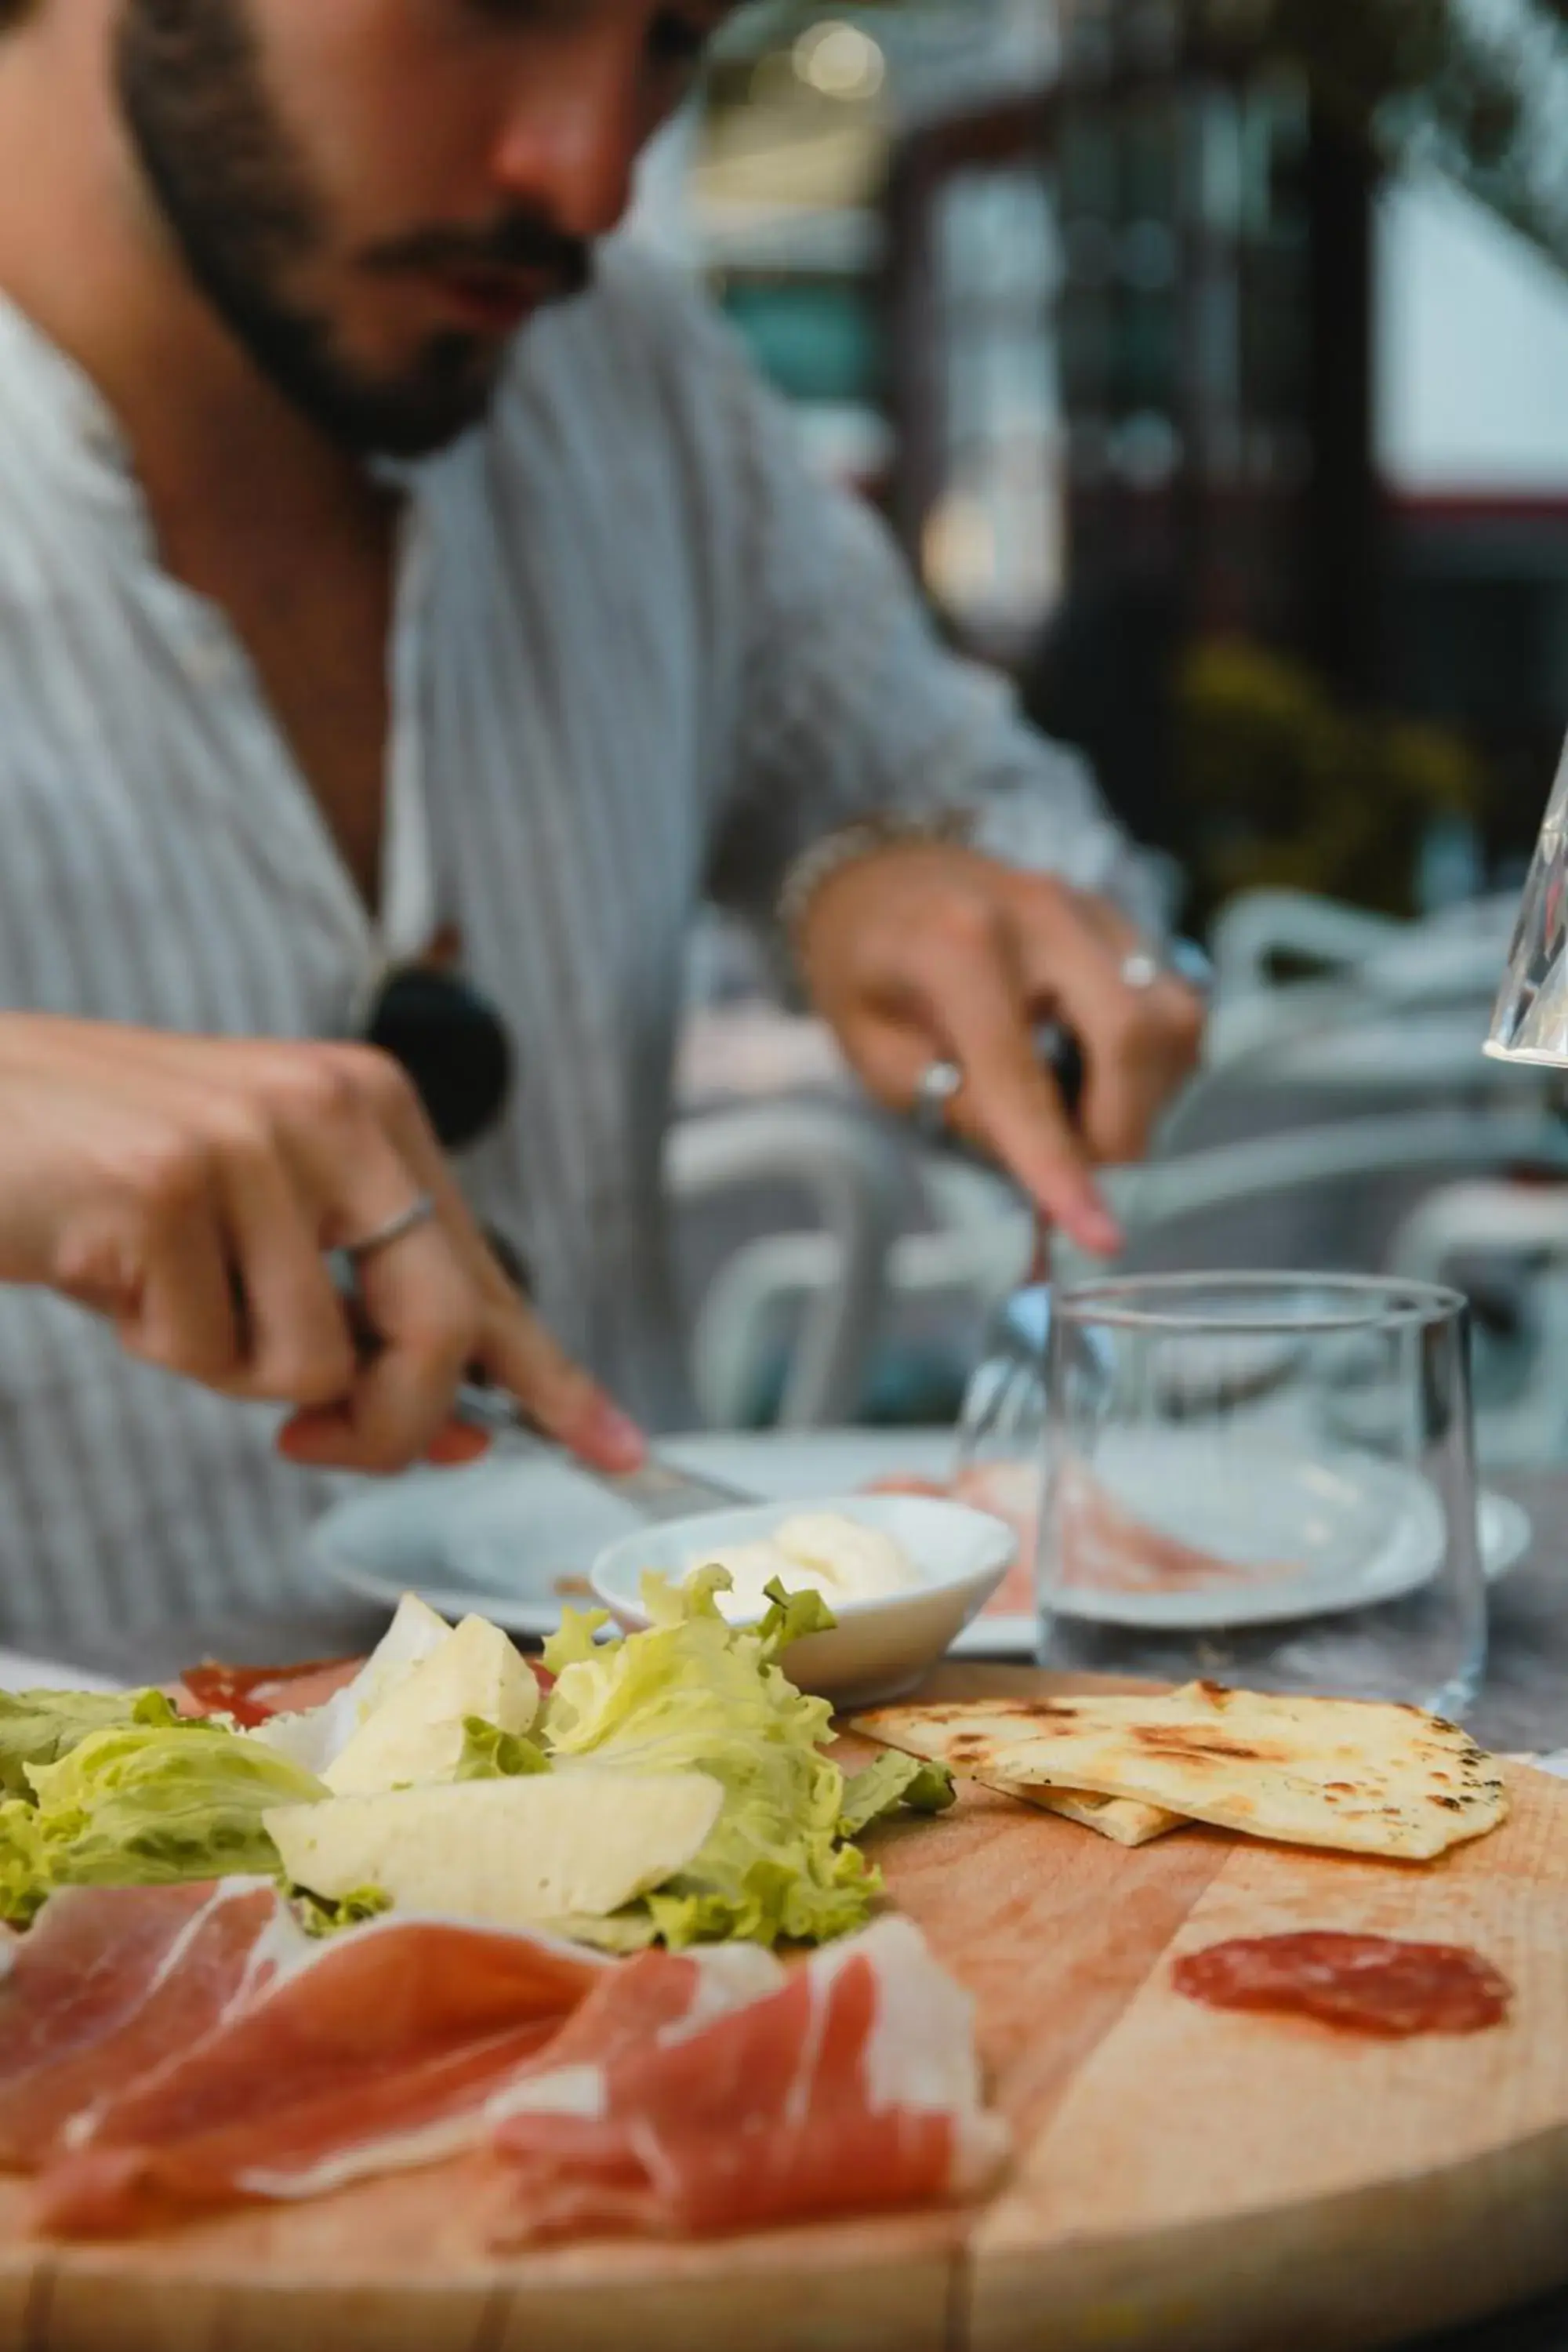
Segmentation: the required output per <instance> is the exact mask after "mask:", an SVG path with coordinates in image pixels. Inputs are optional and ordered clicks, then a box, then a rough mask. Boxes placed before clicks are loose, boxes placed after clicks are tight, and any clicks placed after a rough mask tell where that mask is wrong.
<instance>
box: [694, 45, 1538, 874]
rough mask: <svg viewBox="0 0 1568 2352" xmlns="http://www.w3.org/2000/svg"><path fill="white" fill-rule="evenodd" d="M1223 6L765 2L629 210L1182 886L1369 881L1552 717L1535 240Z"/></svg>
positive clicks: (1456, 831)
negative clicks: (718, 305) (1395, 158)
mask: <svg viewBox="0 0 1568 2352" xmlns="http://www.w3.org/2000/svg"><path fill="white" fill-rule="evenodd" d="M1267 15H1268V10H1267V8H1263V9H1257V8H1254V9H1247V8H1239V7H1237V6H1235V5H1226V6H1223V7H1222V6H1219V5H1178V0H1062V5H1060V6H1059V7H1058V6H1057V5H1051V0H901V5H900V0H888V5H879V6H868V7H861V8H855V9H852V8H844V9H837V8H836V9H832V10H821V9H815V8H806V7H801V6H786V5H782V0H780V5H773V6H771V7H764V8H762V9H758V10H754V11H749V12H745V14H743V16H742V18H741V19H740V20H739V23H738V28H737V32H736V35H735V37H734V38H733V39H732V41H731V43H730V44H729V45H728V47H727V49H726V51H725V53H724V54H723V55H722V56H721V58H720V60H719V62H718V64H717V67H716V68H715V71H714V74H713V77H712V81H711V84H710V89H709V91H708V93H707V96H706V100H705V102H704V105H703V108H702V110H701V112H700V116H699V117H697V118H696V119H694V120H693V121H691V122H690V123H689V125H687V126H685V128H684V130H683V132H682V134H681V137H680V142H679V151H680V152H679V157H678V159H677V160H676V162H675V163H674V164H673V166H671V165H670V164H668V163H667V165H666V166H665V168H666V171H667V174H668V178H667V193H668V198H669V201H668V202H667V204H666V205H665V206H664V211H665V214H666V217H667V219H673V218H675V217H677V216H679V221H680V236H681V241H682V243H683V245H684V248H685V249H686V250H687V252H688V253H689V257H691V259H692V260H693V262H694V263H695V265H696V266H698V267H700V268H702V269H704V270H705V271H706V272H707V273H708V274H709V276H710V278H711V280H712V282H713V284H714V286H715V288H716V289H717V291H718V293H719V296H720V299H721V300H722V301H723V303H724V304H725V307H726V308H727V309H728V310H729V312H730V314H731V318H732V319H733V320H734V322H735V324H736V325H737V327H738V328H739V329H740V331H742V333H743V334H744V335H745V336H746V337H747V339H748V340H749V341H750V342H751V344H752V349H753V351H754V352H755V354H756V356H757V358H758V360H759V362H761V364H762V365H763V368H764V369H765V371H766V372H767V373H769V374H770V375H771V376H772V377H773V380H774V381H775V383H777V384H778V385H779V386H780V387H781V389H783V390H784V392H785V393H786V394H788V395H789V396H790V397H791V398H792V399H793V400H794V401H795V404H796V405H797V408H798V412H799V414H800V416H801V420H802V429H803V433H804V434H805V436H806V442H807V446H808V448H809V450H810V451H811V453H812V454H813V456H814V457H815V458H816V461H817V462H819V463H820V464H822V465H823V466H825V467H828V468H830V469H831V470H833V471H835V472H837V473H838V474H840V475H842V476H844V477H846V478H849V479H851V480H853V481H855V482H856V483H857V484H858V485H859V486H860V487H861V488H863V489H864V490H865V491H866V492H867V494H868V495H870V496H872V497H875V498H877V499H879V500H880V501H881V502H882V503H883V504H884V505H885V506H886V508H887V509H888V511H889V515H890V517H891V519H892V520H893V522H894V524H895V527H896V528H897V530H899V533H900V537H901V539H902V541H903V542H904V545H905V547H906V549H907V551H908V552H909V555H910V561H911V563H912V564H913V565H914V567H915V568H916V570H917V572H918V573H919V575H920V577H921V581H922V583H923V584H924V586H925V589H926V591H927V593H928V595H929V596H930V599H931V604H932V607H933V610H934V612H935V613H936V614H937V616H938V618H939V620H940V622H941V624H942V626H943V627H944V628H945V629H946V630H947V632H948V633H949V634H950V635H952V638H953V639H954V640H955V641H956V642H957V643H958V644H959V645H961V646H963V647H964V648H966V649H967V650H969V651H971V652H973V653H974V654H975V655H977V656H980V657H982V658H984V659H987V660H992V661H996V662H1000V663H1002V664H1005V665H1006V666H1007V667H1011V668H1012V669H1013V670H1014V671H1015V673H1016V675H1017V676H1018V677H1019V678H1020V680H1021V681H1022V683H1023V685H1024V688H1025V691H1026V698H1027V699H1028V701H1029V703H1030V706H1031V708H1032V709H1034V711H1035V713H1036V715H1037V717H1038V718H1039V719H1041V721H1042V722H1043V723H1045V724H1047V725H1048V726H1050V727H1052V728H1053V729H1054V730H1056V731H1058V732H1061V733H1064V734H1066V735H1068V737H1070V738H1073V739H1075V740H1079V741H1082V742H1084V743H1085V744H1086V746H1087V748H1088V749H1089V751H1091V753H1092V754H1093V756H1094V757H1095V759H1096V761H1097V763H1098V764H1099V766H1100V771H1101V773H1102V776H1103V777H1104V780H1105V782H1106V783H1107V786H1108V788H1109V789H1110V791H1111V793H1112V794H1113V796H1114V797H1115V798H1116V799H1117V800H1118V801H1119V802H1120V803H1121V804H1122V806H1123V807H1124V809H1125V810H1126V813H1127V814H1128V816H1129V818H1130V819H1131V821H1132V822H1133V823H1134V824H1136V825H1137V826H1138V827H1139V829H1140V830H1142V832H1143V833H1144V834H1145V835H1148V836H1149V837H1151V838H1152V839H1154V840H1156V841H1159V842H1161V843H1162V844H1163V845H1165V846H1167V847H1169V848H1170V849H1172V850H1173V852H1175V853H1176V854H1177V855H1178V856H1181V857H1182V858H1183V859H1184V861H1185V862H1186V863H1187V864H1188V866H1189V867H1190V868H1191V869H1192V870H1193V872H1194V877H1195V880H1196V886H1197V898H1198V901H1199V903H1200V905H1207V904H1212V903H1213V902H1215V900H1216V899H1217V898H1220V897H1223V896H1224V895H1225V894H1226V892H1227V891H1228V890H1230V889H1233V888H1235V887H1240V886H1242V885H1244V884H1245V883H1247V881H1285V882H1296V883H1300V884H1301V885H1303V886H1305V887H1316V888H1322V889H1328V890H1333V891H1338V892H1340V893H1342V894H1343V895H1347V896H1352V897H1358V898H1363V899H1366V900H1368V901H1369V902H1371V903H1374V904H1383V905H1386V906H1390V907H1394V908H1399V907H1402V906H1405V905H1407V904H1409V903H1410V902H1411V901H1412V899H1418V898H1422V897H1424V896H1425V897H1430V896H1431V895H1432V894H1433V893H1434V892H1437V893H1439V894H1441V893H1444V892H1446V893H1447V894H1449V895H1452V894H1453V893H1454V892H1455V891H1456V890H1458V889H1459V888H1462V887H1466V886H1467V884H1473V883H1475V882H1479V880H1481V879H1484V878H1485V877H1486V875H1487V873H1488V872H1489V871H1490V870H1493V869H1495V868H1497V867H1498V866H1500V865H1503V866H1506V864H1507V862H1508V861H1509V860H1510V858H1517V856H1519V855H1520V854H1521V853H1522V851H1523V849H1524V848H1525V847H1526V846H1527V845H1528V839H1529V835H1530V833H1531V828H1532V826H1533V824H1534V821H1535V818H1536V816H1537V814H1538V813H1539V804H1540V800H1541V796H1542V792H1543V790H1544V784H1545V780H1546V777H1547V775H1548V774H1549V772H1550V767H1551V764H1552V753H1553V751H1554V745H1555V739H1556V738H1557V737H1558V736H1560V734H1561V732H1562V730H1563V723H1564V719H1568V400H1564V398H1563V391H1564V389H1565V388H1568V385H1565V379H1568V281H1565V279H1564V278H1563V274H1562V272H1561V271H1560V270H1559V269H1557V268H1555V267H1554V266H1553V265H1552V262H1551V261H1550V260H1549V259H1548V258H1547V257H1546V256H1545V254H1544V253H1543V252H1542V251H1541V250H1540V249H1539V248H1538V247H1534V246H1531V245H1530V244H1527V243H1526V241H1525V240H1524V238H1523V237H1522V236H1521V234H1520V232H1519V231H1518V230H1517V229H1516V228H1515V227H1512V226H1509V225H1507V224H1506V223H1504V222H1503V221H1501V220H1500V219H1499V218H1497V217H1496V216H1495V215H1494V214H1493V213H1492V212H1491V211H1489V210H1488V209H1487V208H1486V206H1485V205H1483V204H1482V203H1480V202H1479V199H1478V198H1477V197H1476V196H1475V195H1473V194H1464V193H1461V192H1460V191H1459V190H1458V189H1457V188H1456V187H1454V186H1453V185H1452V184H1449V183H1447V182H1446V181H1444V180H1443V179H1441V178H1439V177H1437V176H1436V175H1435V174H1433V173H1429V172H1428V173H1415V174H1412V175H1405V176H1399V177H1394V178H1391V177H1390V175H1389V174H1388V173H1387V171H1386V168H1385V159H1384V157H1383V156H1381V155H1380V154H1378V153H1377V152H1374V149H1373V144H1372V142H1370V140H1369V139H1368V137H1367V135H1366V131H1365V125H1364V123H1363V122H1360V121H1352V120H1348V119H1347V117H1346V115H1345V113H1344V112H1343V110H1342V109H1341V108H1340V107H1339V106H1338V105H1337V104H1336V102H1335V94H1334V91H1333V88H1332V84H1331V83H1330V86H1329V88H1328V89H1327V90H1325V89H1324V88H1323V87H1321V86H1320V84H1319V82H1318V81H1317V80H1316V79H1314V78H1313V77H1312V76H1311V75H1310V74H1309V72H1308V71H1306V70H1304V69H1303V67H1302V64H1301V61H1300V58H1299V57H1298V56H1296V55H1295V54H1293V53H1291V52H1289V50H1288V49H1286V48H1284V47H1281V45H1280V44H1279V42H1278V41H1277V40H1275V39H1273V38H1270V37H1267V36H1266V35H1265V34H1263V33H1249V32H1248V29H1247V27H1248V26H1249V25H1254V26H1256V25H1261V24H1262V23H1263V21H1264V18H1265V16H1267ZM1445 844H1447V848H1448V850H1449V851H1450V852H1451V853H1453V854H1450V855H1448V856H1447V859H1446V862H1445V858H1444V856H1442V855H1436V856H1435V855H1434V850H1435V847H1436V850H1438V851H1441V850H1442V848H1443V845H1445Z"/></svg>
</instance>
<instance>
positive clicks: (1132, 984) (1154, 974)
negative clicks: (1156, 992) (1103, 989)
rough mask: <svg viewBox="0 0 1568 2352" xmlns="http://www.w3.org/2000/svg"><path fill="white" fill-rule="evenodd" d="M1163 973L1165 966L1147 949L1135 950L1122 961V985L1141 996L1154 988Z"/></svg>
mask: <svg viewBox="0 0 1568 2352" xmlns="http://www.w3.org/2000/svg"><path fill="white" fill-rule="evenodd" d="M1163 972H1164V966H1163V964H1162V963H1161V961H1160V959H1159V957H1158V956H1154V955H1151V954H1150V952H1149V950H1148V949H1147V948H1134V949H1133V950H1132V952H1131V955H1127V956H1123V957H1122V959H1121V985H1122V987H1123V988H1131V989H1132V990H1134V991H1135V992H1137V993H1138V994H1140V995H1142V992H1144V990H1146V989H1150V988H1152V987H1153V986H1154V984H1155V982H1157V981H1159V980H1160V979H1161V978H1162V977H1163Z"/></svg>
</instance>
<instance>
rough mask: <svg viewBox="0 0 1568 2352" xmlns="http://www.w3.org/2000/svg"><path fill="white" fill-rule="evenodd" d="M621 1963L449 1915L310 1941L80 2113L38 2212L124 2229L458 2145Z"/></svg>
mask: <svg viewBox="0 0 1568 2352" xmlns="http://www.w3.org/2000/svg"><path fill="white" fill-rule="evenodd" d="M279 1907H280V1906H279ZM609 1965H610V1963H608V1962H605V1961H604V1960H602V1959H599V1958H595V1957H592V1956H590V1955H588V1954H585V1953H581V1952H577V1951H574V1950H573V1949H571V1948H569V1947H567V1946H565V1945H562V1944H558V1943H555V1942H553V1941H552V1940H551V1939H549V1938H546V1937H533V1936H523V1935H510V1934H502V1933H496V1932H492V1931H490V1930H488V1929H480V1928H473V1927H461V1926H458V1925H453V1924H449V1923H447V1922H442V1921H436V1920H420V1919H396V1918H392V1919H385V1920H380V1921H376V1922H374V1923H373V1924H372V1925H370V1926H368V1927H362V1928H360V1929H358V1930H356V1931H354V1932H353V1933H350V1934H347V1935H344V1936H342V1937H337V1938H334V1939H332V1940H331V1941H329V1942H327V1943H324V1944H318V1945H312V1946H309V1947H308V1948H307V1949H306V1951H305V1952H304V1953H303V1954H302V1955H300V1956H298V1957H296V1958H295V1961H294V1964H293V1965H292V1966H291V1967H290V1968H289V1969H287V1970H281V1971H279V1972H278V1973H277V1974H276V1975H275V1976H274V1978H273V1979H271V1980H270V1981H269V1982H268V1984H267V1985H266V1986H265V1987H264V1988H263V1989H261V1990H259V1991H258V1993H257V1994H256V1995H255V1996H254V1997H253V1998H251V1999H249V2000H246V2001H245V2002H243V2003H242V2004H239V2005H237V2007H236V2008H235V2009H234V2010H232V2011H230V2012H229V2013H228V2014H227V2015H226V2016H225V2017H224V2018H223V2019H222V2020H221V2021H219V2022H218V2023H217V2024H216V2026H215V2027H214V2029H213V2030H212V2031H211V2032H208V2033H207V2034H206V2035H205V2038H203V2039H201V2040H199V2041H198V2042H195V2045H194V2046H187V2045H186V2044H185V2043H184V2040H182V2042H181V2044H180V2052H179V2054H176V2055H174V2057H173V2058H172V2059H171V2058H170V2057H168V2056H167V2055H165V2057H164V2058H163V2062H162V2063H158V2064H156V2065H154V2066H153V2067H152V2068H151V2069H150V2070H149V2071H147V2072H146V2073H144V2074H142V2075H141V2076H140V2077H139V2078H131V2079H128V2080H126V2081H125V2082H124V2083H123V2084H122V2086H121V2088H120V2090H119V2091H118V2092H116V2093H115V2094H113V2095H110V2096H108V2097H100V2098H99V2099H98V2100H97V2101H96V2102H95V2103H94V2104H93V2105H91V2106H89V2107H87V2108H84V2109H83V2110H81V2111H79V2113H78V2114H77V2116H75V2117H74V2118H73V2119H72V2121H71V2122H70V2123H69V2124H68V2126H66V2128H65V2130H64V2132H63V2133H62V2134H61V2135H60V2136H59V2137H58V2140H57V2143H56V2148H57V2153H56V2154H55V2156H54V2158H53V2160H52V2161H51V2162H50V2163H49V2164H48V2166H47V2169H46V2171H45V2173H44V2176H43V2178H42V2179H41V2181H40V2183H39V2189H38V2196H37V2209H36V2218H37V2224H38V2226H39V2227H40V2228H42V2229H44V2230H46V2231H51V2232H53V2233H55V2234H57V2235H62V2236H114V2235H120V2234H123V2233H126V2232H129V2231H137V2230H142V2229H145V2228H149V2227H153V2226H156V2225H157V2224H159V2223H160V2222H165V2221H171V2220H177V2219H179V2218H180V2217H181V2216H182V2215H184V2214H186V2213H189V2212H192V2211H195V2210H202V2209H204V2208H212V2207H216V2206H223V2205H229V2204H234V2203H237V2202H239V2201H241V2200H244V2199H246V2198H247V2197H271V2198H286V2197H300V2196H309V2195H312V2194H317V2193H320V2192H321V2190H323V2189H328V2188H334V2187H337V2186H340V2185H341V2184H342V2183H343V2182H345V2181H348V2180H352V2179H359V2178H361V2177H363V2176H364V2175H365V2174H368V2173H374V2172H379V2171H386V2170H390V2169H392V2168H395V2167H401V2166H406V2165H410V2164H424V2163H430V2162H433V2161H435V2160H436V2159H437V2158H440V2157H444V2156H448V2155H453V2154H456V2153H458V2151H459V2150H461V2149H462V2148H464V2147H470V2146H472V2145H473V2144H474V2143H475V2142H476V2141H477V2140H478V2139H479V2137H482V2134H483V2130H484V2121H483V2116H484V2108H485V2103H486V2099H487V2097H488V2096H489V2094H490V2092H491V2091H492V2090H493V2089H494V2088H495V2086H496V2085H497V2084H499V2083H501V2082H505V2081H510V2079H511V2078H512V2077H513V2076H514V2075H515V2074H516V2073H517V2071H518V2069H519V2068H520V2067H521V2066H522V2065H524V2064H525V2063H527V2062H528V2061H530V2060H531V2059H532V2058H533V2057H535V2056H536V2055H537V2054H538V2053H540V2052H541V2051H542V2049H543V2048H544V2047H545V2046H546V2045H547V2044H548V2043H549V2042H550V2041H551V2039H552V2036H553V2035H554V2034H555V2033H556V2032H557V2031H558V2029H559V2028H560V2026H561V2024H562V2023H563V2021H564V2020H565V2019H566V2018H567V2017H568V2016H569V2015H570V2014H571V2012H572V2011H574V2009H575V2008H576V2007H577V2005H578V2004H579V2002H580V2001H581V2000H583V1999H584V1996H585V1995H586V1994H587V1993H588V1991H589V1990H591V1989H592V1987H593V1986H594V1985H595V1983H596V1982H597V1981H598V1979H599V1978H600V1977H601V1975H602V1974H603V1973H604V1971H605V1969H606V1968H607V1967H608V1966H609Z"/></svg>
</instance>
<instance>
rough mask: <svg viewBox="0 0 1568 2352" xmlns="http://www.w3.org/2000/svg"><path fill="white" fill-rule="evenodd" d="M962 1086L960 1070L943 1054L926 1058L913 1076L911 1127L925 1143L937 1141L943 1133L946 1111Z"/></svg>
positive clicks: (945, 1123)
mask: <svg viewBox="0 0 1568 2352" xmlns="http://www.w3.org/2000/svg"><path fill="white" fill-rule="evenodd" d="M962 1088H963V1071H962V1070H961V1069H960V1068H959V1066H958V1064H957V1063H956V1062H953V1061H950V1060H948V1059H947V1057H946V1056H945V1055H939V1056H938V1058H937V1059H936V1060H935V1061H934V1062H928V1063H927V1064H926V1066H925V1068H924V1069H923V1070H922V1071H921V1074H920V1076H919V1077H918V1078H917V1079H916V1080H915V1099H914V1122H915V1127H916V1129H917V1131H918V1132H919V1133H920V1134H921V1135H922V1136H923V1137H924V1138H925V1139H926V1141H927V1142H928V1143H938V1142H940V1141H941V1140H942V1137H943V1136H944V1135H945V1134H946V1133H947V1115H948V1112H949V1110H950V1109H951V1108H952V1100H953V1097H954V1096H955V1095H957V1094H958V1093H960V1092H961V1090H962Z"/></svg>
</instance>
